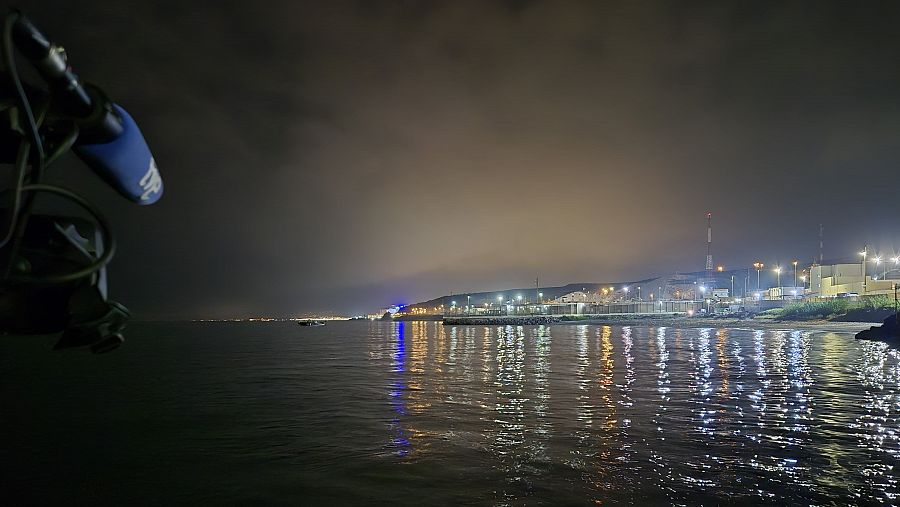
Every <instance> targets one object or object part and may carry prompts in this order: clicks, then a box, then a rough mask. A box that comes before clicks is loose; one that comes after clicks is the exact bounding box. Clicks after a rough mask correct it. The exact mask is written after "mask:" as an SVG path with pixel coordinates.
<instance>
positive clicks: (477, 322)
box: [443, 315, 563, 326]
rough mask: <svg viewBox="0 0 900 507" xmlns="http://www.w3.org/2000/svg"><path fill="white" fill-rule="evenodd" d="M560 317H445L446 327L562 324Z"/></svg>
mask: <svg viewBox="0 0 900 507" xmlns="http://www.w3.org/2000/svg"><path fill="white" fill-rule="evenodd" d="M562 320H563V319H562V318H561V317H560V316H559V315H504V316H493V317H485V316H482V317H444V319H443V322H444V325H445V326H535V325H540V324H553V323H556V322H561V321H562Z"/></svg>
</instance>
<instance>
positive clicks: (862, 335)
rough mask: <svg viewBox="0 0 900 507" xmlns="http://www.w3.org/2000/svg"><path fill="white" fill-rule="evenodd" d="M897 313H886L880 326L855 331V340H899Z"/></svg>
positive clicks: (899, 325)
mask: <svg viewBox="0 0 900 507" xmlns="http://www.w3.org/2000/svg"><path fill="white" fill-rule="evenodd" d="M898 317H900V316H898V314H896V313H895V314H892V315H888V316H887V318H885V319H884V321H883V322H882V324H881V325H880V326H872V327H870V328H869V329H866V330H864V331H860V332H859V333H856V339H857V340H883V341H895V340H896V341H900V320H898Z"/></svg>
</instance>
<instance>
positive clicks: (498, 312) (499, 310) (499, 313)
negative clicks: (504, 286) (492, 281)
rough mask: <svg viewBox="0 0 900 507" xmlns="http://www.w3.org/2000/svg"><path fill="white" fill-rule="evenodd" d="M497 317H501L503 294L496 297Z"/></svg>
mask: <svg viewBox="0 0 900 507" xmlns="http://www.w3.org/2000/svg"><path fill="white" fill-rule="evenodd" d="M497 315H503V294H500V295H499V296H497Z"/></svg>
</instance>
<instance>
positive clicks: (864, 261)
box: [859, 245, 869, 294]
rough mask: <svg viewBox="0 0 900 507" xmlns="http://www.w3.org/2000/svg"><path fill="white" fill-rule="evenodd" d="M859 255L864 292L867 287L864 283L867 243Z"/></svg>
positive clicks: (867, 252) (867, 253)
mask: <svg viewBox="0 0 900 507" xmlns="http://www.w3.org/2000/svg"><path fill="white" fill-rule="evenodd" d="M859 255H862V258H863V260H862V277H863V294H865V293H866V289H867V288H868V284H866V257H868V255H869V245H865V246H864V247H863V251H862V252H859Z"/></svg>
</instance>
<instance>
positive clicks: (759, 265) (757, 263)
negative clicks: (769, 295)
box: [753, 261, 766, 290]
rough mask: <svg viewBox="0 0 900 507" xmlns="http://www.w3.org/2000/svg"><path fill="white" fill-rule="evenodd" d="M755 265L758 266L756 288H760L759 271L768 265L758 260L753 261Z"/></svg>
mask: <svg viewBox="0 0 900 507" xmlns="http://www.w3.org/2000/svg"><path fill="white" fill-rule="evenodd" d="M753 267H754V268H756V290H759V272H760V271H762V268H764V267H766V265H765V264H763V263H762V262H759V261H756V262H754V263H753Z"/></svg>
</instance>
